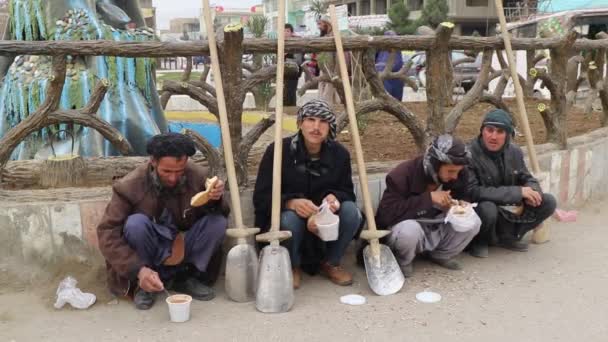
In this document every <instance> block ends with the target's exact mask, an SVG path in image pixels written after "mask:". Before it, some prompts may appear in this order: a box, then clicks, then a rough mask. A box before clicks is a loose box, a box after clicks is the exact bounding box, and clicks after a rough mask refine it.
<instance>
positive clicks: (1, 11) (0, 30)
mask: <svg viewBox="0 0 608 342" xmlns="http://www.w3.org/2000/svg"><path fill="white" fill-rule="evenodd" d="M7 28H8V1H7V0H0V39H3V38H4V33H5V32H6V31H7Z"/></svg>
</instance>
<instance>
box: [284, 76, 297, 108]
mask: <svg viewBox="0 0 608 342" xmlns="http://www.w3.org/2000/svg"><path fill="white" fill-rule="evenodd" d="M284 89H285V90H283V104H284V105H285V106H290V107H293V106H295V105H296V103H297V91H298V79H297V78H296V79H286V80H285V88H284Z"/></svg>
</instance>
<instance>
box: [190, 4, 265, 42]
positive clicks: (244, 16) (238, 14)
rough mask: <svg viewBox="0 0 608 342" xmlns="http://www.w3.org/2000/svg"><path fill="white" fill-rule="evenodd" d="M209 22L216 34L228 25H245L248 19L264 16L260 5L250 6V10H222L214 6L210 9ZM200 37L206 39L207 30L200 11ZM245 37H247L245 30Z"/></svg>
mask: <svg viewBox="0 0 608 342" xmlns="http://www.w3.org/2000/svg"><path fill="white" fill-rule="evenodd" d="M212 9H213V11H212V12H211V20H213V25H214V26H213V27H214V30H215V31H216V32H217V31H218V30H220V29H222V28H223V27H225V26H226V25H228V24H241V25H245V24H246V23H247V21H248V20H249V18H251V17H253V16H264V9H263V7H262V5H255V6H251V7H250V8H224V7H223V6H215V7H213V8H212ZM199 25H200V35H201V37H203V38H206V37H207V28H206V26H205V20H204V17H203V13H202V11H201V16H200V19H199ZM245 35H248V32H247V30H245Z"/></svg>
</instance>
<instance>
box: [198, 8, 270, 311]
mask: <svg viewBox="0 0 608 342" xmlns="http://www.w3.org/2000/svg"><path fill="white" fill-rule="evenodd" d="M203 12H204V15H205V24H206V25H207V32H208V39H209V52H210V55H211V67H212V70H213V78H214V80H215V91H216V95H217V96H216V97H217V104H218V109H219V119H220V120H219V121H220V128H221V132H222V146H223V147H224V158H225V161H226V173H227V174H228V187H229V189H230V201H231V204H232V214H233V217H234V222H235V224H236V228H230V229H228V230H227V231H226V234H227V235H228V236H230V237H232V238H236V239H237V245H236V246H234V247H232V248H231V249H230V251H229V252H228V256H227V258H226V283H225V287H226V293H227V294H228V297H229V298H230V299H232V300H234V301H235V302H247V301H252V300H253V298H254V296H255V286H256V277H257V274H258V258H257V253H256V250H255V248H254V247H253V246H251V245H250V244H248V243H247V240H246V238H247V237H248V236H251V235H255V234H257V233H258V232H259V231H260V229H259V228H245V226H244V225H243V214H242V210H241V199H240V196H239V185H238V183H237V180H236V171H235V167H234V156H233V154H232V142H231V140H230V131H229V128H228V114H227V112H226V99H225V98H224V87H223V84H222V75H221V72H220V63H219V58H218V53H217V46H216V42H215V32H214V31H213V25H212V23H213V22H212V21H211V14H210V9H209V0H203Z"/></svg>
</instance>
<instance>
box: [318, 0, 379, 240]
mask: <svg viewBox="0 0 608 342" xmlns="http://www.w3.org/2000/svg"><path fill="white" fill-rule="evenodd" d="M329 16H330V17H331V26H332V32H333V36H334V41H335V43H336V51H337V54H338V64H339V65H340V76H341V77H340V78H341V79H342V86H343V87H344V95H345V97H346V112H347V113H348V123H349V125H350V134H351V138H352V140H353V146H354V147H355V155H356V158H357V159H356V160H357V171H358V172H359V183H360V185H361V192H362V194H363V205H364V209H365V216H366V218H367V228H368V229H369V230H370V231H375V230H376V229H377V228H376V220H375V219H374V209H373V208H372V201H371V196H370V194H369V189H368V187H367V171H366V170H365V161H364V160H363V150H362V149H361V139H360V138H359V127H358V126H357V117H356V115H355V104H354V103H353V91H352V88H351V86H350V81H349V78H348V70H347V69H346V58H345V57H344V48H343V46H342V37H341V35H340V28H339V27H338V20H337V18H336V6H334V5H330V6H329ZM375 240H376V241H378V240H377V239H375ZM372 241H373V240H372ZM372 241H370V242H372Z"/></svg>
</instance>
